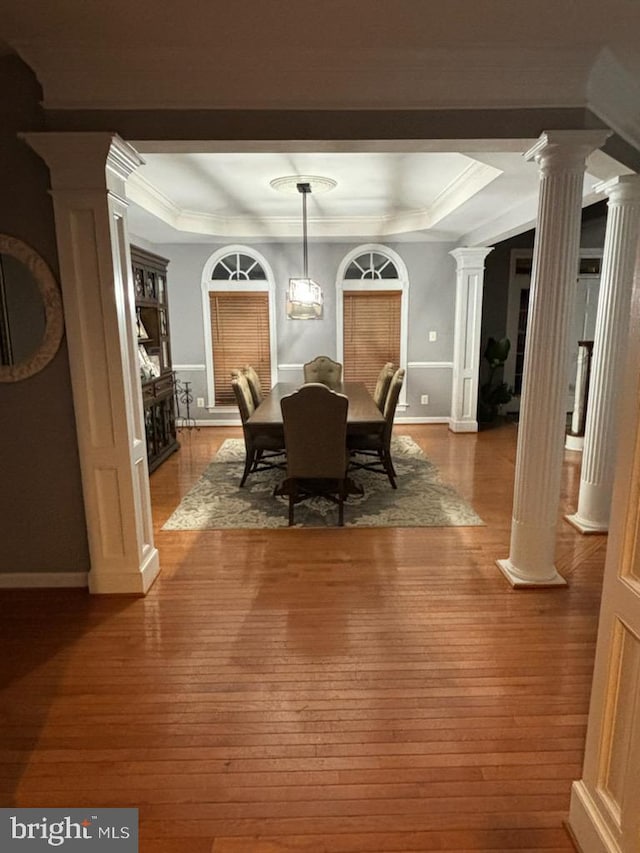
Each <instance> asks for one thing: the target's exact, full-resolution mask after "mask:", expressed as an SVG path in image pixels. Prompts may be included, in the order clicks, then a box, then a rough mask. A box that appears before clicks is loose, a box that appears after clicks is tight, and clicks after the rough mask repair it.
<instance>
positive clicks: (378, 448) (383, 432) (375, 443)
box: [347, 368, 404, 489]
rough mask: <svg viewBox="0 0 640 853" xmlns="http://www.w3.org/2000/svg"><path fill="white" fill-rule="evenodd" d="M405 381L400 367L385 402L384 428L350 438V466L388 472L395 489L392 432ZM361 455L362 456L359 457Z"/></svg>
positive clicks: (394, 375)
mask: <svg viewBox="0 0 640 853" xmlns="http://www.w3.org/2000/svg"><path fill="white" fill-rule="evenodd" d="M403 382H404V370H403V369H402V368H399V369H398V370H396V372H395V373H394V374H393V377H392V379H391V383H390V385H389V391H388V393H387V399H386V400H385V404H384V424H383V426H382V428H381V429H380V430H379V431H378V432H376V433H371V434H364V435H351V436H349V438H348V442H347V443H348V448H349V453H350V460H349V468H350V469H359V468H363V469H365V470H367V471H375V472H376V473H378V474H386V475H387V477H388V478H389V482H390V483H391V487H392V488H393V489H397V488H398V487H397V485H396V477H397V474H396V471H395V468H394V467H393V460H392V458H391V434H392V432H393V419H394V417H395V413H396V407H397V405H398V398H399V396H400V391H401V390H402V384H403ZM358 457H360V458H358ZM362 457H365V459H366V458H367V457H369V458H371V457H373V459H372V461H370V462H367V461H364V462H363V461H362Z"/></svg>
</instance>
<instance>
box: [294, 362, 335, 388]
mask: <svg viewBox="0 0 640 853" xmlns="http://www.w3.org/2000/svg"><path fill="white" fill-rule="evenodd" d="M303 370H304V381H305V382H322V384H323V385H327V386H329V387H330V388H331V387H335V386H336V385H338V384H339V383H340V382H341V381H342V365H341V364H340V362H339V361H334V360H333V359H331V358H329V356H328V355H319V356H317V357H316V358H314V359H313V360H312V361H308V362H307V363H306V364H305V365H304V366H303Z"/></svg>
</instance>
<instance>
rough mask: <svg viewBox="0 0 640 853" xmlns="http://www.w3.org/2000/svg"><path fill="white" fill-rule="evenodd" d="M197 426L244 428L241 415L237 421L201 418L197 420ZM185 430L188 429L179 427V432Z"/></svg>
mask: <svg viewBox="0 0 640 853" xmlns="http://www.w3.org/2000/svg"><path fill="white" fill-rule="evenodd" d="M195 424H196V426H197V427H210V426H213V427H216V426H233V427H235V426H242V422H241V421H240V416H239V415H238V417H237V418H236V419H235V420H234V419H233V418H216V419H214V418H207V419H203V418H199V419H196V422H195ZM184 429H188V427H178V431H179V432H180V431H181V430H184Z"/></svg>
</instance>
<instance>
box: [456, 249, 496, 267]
mask: <svg viewBox="0 0 640 853" xmlns="http://www.w3.org/2000/svg"><path fill="white" fill-rule="evenodd" d="M493 248H494V247H493V246H478V247H466V246H460V247H459V248H458V249H452V250H451V251H450V252H449V254H450V255H451V256H452V257H453V258H455V261H456V265H457V269H459V270H461V269H484V260H485V258H486V257H487V255H488V254H489V253H490V252H493Z"/></svg>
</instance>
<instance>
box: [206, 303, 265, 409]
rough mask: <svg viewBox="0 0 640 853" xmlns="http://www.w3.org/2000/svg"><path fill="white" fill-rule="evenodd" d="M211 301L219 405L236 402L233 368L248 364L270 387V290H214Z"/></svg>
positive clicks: (215, 381)
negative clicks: (252, 291) (232, 378)
mask: <svg viewBox="0 0 640 853" xmlns="http://www.w3.org/2000/svg"><path fill="white" fill-rule="evenodd" d="M209 305H210V308H211V342H212V346H213V354H212V357H213V376H214V383H215V403H216V405H221V404H222V405H224V404H229V403H235V401H236V399H235V396H234V394H233V389H232V387H231V371H232V370H238V369H239V368H241V367H243V366H244V365H245V364H251V365H252V366H253V367H254V368H255V369H256V371H257V373H258V376H259V377H260V382H261V383H262V387H263V388H270V387H271V352H270V347H269V294H268V293H247V292H246V291H245V292H242V293H239V292H237V291H236V292H227V291H213V292H210V293H209Z"/></svg>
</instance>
